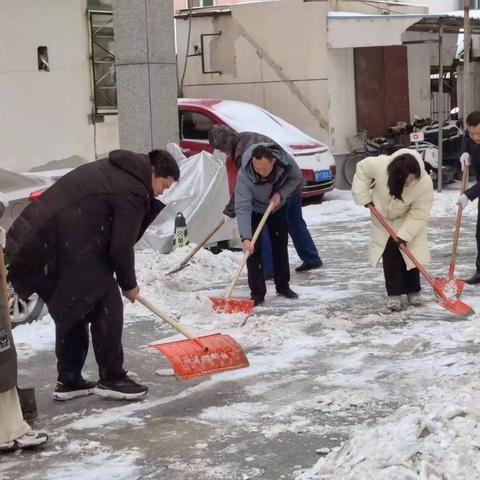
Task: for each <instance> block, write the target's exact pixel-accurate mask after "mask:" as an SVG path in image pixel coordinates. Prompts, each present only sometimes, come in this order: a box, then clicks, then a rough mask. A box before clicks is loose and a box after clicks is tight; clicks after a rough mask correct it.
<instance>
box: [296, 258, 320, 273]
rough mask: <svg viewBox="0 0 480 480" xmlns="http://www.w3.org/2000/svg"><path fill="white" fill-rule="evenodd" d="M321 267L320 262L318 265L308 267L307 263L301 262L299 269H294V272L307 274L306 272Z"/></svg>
mask: <svg viewBox="0 0 480 480" xmlns="http://www.w3.org/2000/svg"><path fill="white" fill-rule="evenodd" d="M321 267H323V262H322V261H321V260H320V263H319V264H318V265H309V264H308V263H305V262H303V263H302V264H301V265H300V266H299V267H297V268H296V269H295V271H296V272H308V270H315V269H317V268H321Z"/></svg>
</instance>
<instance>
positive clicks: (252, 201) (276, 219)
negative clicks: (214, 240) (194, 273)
mask: <svg viewBox="0 0 480 480" xmlns="http://www.w3.org/2000/svg"><path fill="white" fill-rule="evenodd" d="M302 186H303V177H302V174H301V172H300V169H299V168H298V165H297V164H296V163H295V161H294V160H293V158H292V157H291V156H290V155H288V154H287V153H286V152H285V151H284V150H283V149H281V148H279V147H278V145H276V144H275V143H260V144H256V145H252V146H251V147H250V148H249V149H248V150H247V151H246V152H245V153H244V155H243V157H242V166H241V168H240V170H239V173H238V178H237V185H236V188H235V213H236V215H237V222H238V229H239V232H240V237H241V239H242V242H243V251H244V253H249V254H250V256H249V258H248V261H247V269H248V285H249V287H250V292H251V299H252V300H253V301H254V302H255V305H258V304H260V303H262V302H263V301H264V299H265V294H266V292H267V288H266V285H265V279H264V277H263V272H262V262H261V237H259V238H258V240H257V242H256V244H255V246H254V247H252V244H251V239H252V236H253V232H254V231H255V229H256V228H257V226H258V224H259V223H260V220H261V218H262V215H263V214H264V213H265V210H266V209H267V207H268V204H269V203H273V205H274V210H273V213H272V214H271V215H270V217H269V218H268V220H267V225H268V230H269V235H270V240H271V244H272V256H273V279H274V281H275V287H276V290H277V294H278V295H282V296H284V297H287V298H298V295H297V294H296V293H295V292H294V291H293V290H291V289H290V285H289V282H290V266H289V263H288V248H287V247H288V220H287V206H286V202H287V199H288V198H289V197H290V196H292V195H295V194H296V193H298V192H299V191H300V189H301V188H302Z"/></svg>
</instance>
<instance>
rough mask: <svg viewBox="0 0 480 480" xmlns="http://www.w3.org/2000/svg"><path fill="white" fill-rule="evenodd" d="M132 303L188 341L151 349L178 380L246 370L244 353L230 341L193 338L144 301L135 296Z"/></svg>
mask: <svg viewBox="0 0 480 480" xmlns="http://www.w3.org/2000/svg"><path fill="white" fill-rule="evenodd" d="M136 300H137V301H138V302H140V303H141V304H142V305H143V306H144V307H146V308H148V309H149V310H150V311H151V312H152V313H153V314H155V315H156V316H157V317H159V318H160V319H161V320H163V321H164V322H167V323H168V324H169V325H170V326H172V327H173V328H174V329H175V330H177V332H179V333H181V334H182V335H185V336H186V337H187V338H188V340H179V341H176V342H167V343H156V344H152V345H151V346H152V347H154V348H156V349H157V350H159V351H160V352H162V353H163V354H164V355H165V356H166V357H167V360H168V361H169V362H170V365H171V366H172V368H173V371H174V372H175V375H176V377H177V378H178V379H179V380H190V379H192V378H196V377H203V376H205V375H212V374H214V373H220V372H226V371H228V370H236V369H238V368H246V367H248V366H249V363H248V360H247V357H246V355H245V352H244V351H243V349H242V347H241V346H240V345H239V344H238V343H237V342H236V341H235V340H234V339H233V338H232V337H230V336H228V335H223V334H221V333H215V334H213V335H204V336H201V337H196V336H194V335H192V334H191V333H190V332H189V331H188V330H187V329H186V328H185V327H183V326H182V325H180V324H179V323H178V322H176V321H175V320H174V319H173V318H170V317H169V316H168V315H166V314H165V313H163V312H161V311H160V310H159V309H158V308H157V307H156V306H155V305H153V303H151V302H149V301H148V300H147V299H145V298H143V297H142V296H140V295H139V296H138V297H137V298H136Z"/></svg>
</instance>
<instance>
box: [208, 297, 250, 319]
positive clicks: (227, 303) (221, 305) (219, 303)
mask: <svg viewBox="0 0 480 480" xmlns="http://www.w3.org/2000/svg"><path fill="white" fill-rule="evenodd" d="M210 300H211V301H212V303H213V309H214V310H215V311H216V312H220V313H246V314H248V315H250V314H251V313H252V311H253V305H254V302H253V300H250V299H249V298H225V297H210Z"/></svg>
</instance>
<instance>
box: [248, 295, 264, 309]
mask: <svg viewBox="0 0 480 480" xmlns="http://www.w3.org/2000/svg"><path fill="white" fill-rule="evenodd" d="M251 300H253V306H254V307H256V306H257V305H260V304H261V303H263V302H264V301H265V297H251Z"/></svg>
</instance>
